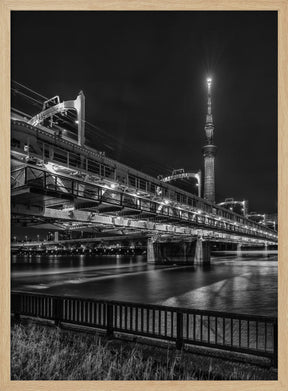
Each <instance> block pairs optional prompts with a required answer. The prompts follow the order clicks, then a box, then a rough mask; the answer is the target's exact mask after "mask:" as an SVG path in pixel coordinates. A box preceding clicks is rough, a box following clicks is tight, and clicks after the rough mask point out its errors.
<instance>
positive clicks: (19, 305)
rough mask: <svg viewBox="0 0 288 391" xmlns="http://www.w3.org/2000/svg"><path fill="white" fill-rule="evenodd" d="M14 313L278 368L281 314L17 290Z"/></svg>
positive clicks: (14, 296) (13, 296)
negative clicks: (250, 358) (263, 360)
mask: <svg viewBox="0 0 288 391" xmlns="http://www.w3.org/2000/svg"><path fill="white" fill-rule="evenodd" d="M11 313H13V314H14V316H15V317H16V318H18V317H20V316H21V315H24V316H29V317H37V318H42V319H49V320H52V321H54V322H55V324H56V325H60V324H61V322H63V323H68V324H76V325H80V326H89V327H92V328H99V329H104V330H106V333H107V335H108V336H110V337H111V336H113V333H114V332H119V333H126V334H133V335H138V336H144V337H149V338H153V339H161V340H166V341H173V342H175V343H176V348H177V349H181V348H182V347H183V346H184V345H185V344H188V345H199V346H206V347H209V348H216V349H222V350H227V351H231V352H240V353H247V354H252V355H257V356H262V357H268V358H270V359H271V361H272V365H273V366H277V356H278V349H277V346H278V345H277V344H278V333H277V330H278V329H277V327H278V325H277V318H273V317H265V316H253V315H239V314H234V313H226V312H216V311H203V310H194V309H188V308H177V307H167V306H159V305H151V304H140V303H128V302H120V301H119V302H118V301H106V300H94V299H84V298H76V297H60V296H49V295H41V294H36V293H22V292H12V293H11Z"/></svg>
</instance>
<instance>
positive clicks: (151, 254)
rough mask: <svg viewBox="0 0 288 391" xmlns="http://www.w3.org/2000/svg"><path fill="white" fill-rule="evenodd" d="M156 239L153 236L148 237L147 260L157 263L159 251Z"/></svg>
mask: <svg viewBox="0 0 288 391" xmlns="http://www.w3.org/2000/svg"><path fill="white" fill-rule="evenodd" d="M155 245H157V244H156V243H155V241H154V240H153V239H152V238H148V241H147V262H148V263H156V262H157V254H156V253H157V251H155V250H156V249H155Z"/></svg>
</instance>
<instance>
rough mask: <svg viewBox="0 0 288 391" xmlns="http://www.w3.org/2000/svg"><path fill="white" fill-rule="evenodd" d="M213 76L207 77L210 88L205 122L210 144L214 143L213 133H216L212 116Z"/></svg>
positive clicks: (208, 87)
mask: <svg viewBox="0 0 288 391" xmlns="http://www.w3.org/2000/svg"><path fill="white" fill-rule="evenodd" d="M211 85H212V79H211V77H208V78H207V89H208V102H207V114H206V123H205V133H206V139H207V142H208V144H213V133H214V124H213V117H212V99H211Z"/></svg>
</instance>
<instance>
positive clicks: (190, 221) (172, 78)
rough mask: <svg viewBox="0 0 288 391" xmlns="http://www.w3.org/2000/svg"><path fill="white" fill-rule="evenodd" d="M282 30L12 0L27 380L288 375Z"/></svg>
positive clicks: (270, 24)
mask: <svg viewBox="0 0 288 391" xmlns="http://www.w3.org/2000/svg"><path fill="white" fill-rule="evenodd" d="M277 36H278V13H277V11H272V10H271V11H264V10H259V11H204V10H203V11H92V10H91V11H56V10H54V11H47V10H46V11H39V10H38V11H36V10H34V11H24V10H22V11H17V10H16V11H11V125H10V135H11V154H10V163H11V244H10V247H11V265H10V275H11V282H10V286H11V292H10V293H11V300H10V301H11V346H10V357H11V362H10V367H11V371H10V376H11V380H106V381H109V380H159V381H160V380H195V381H199V380H207V381H208V380H267V381H271V380H277V379H278V199H277V185H278V183H277V182H278V180H277V176H278V165H277V159H278V152H277V143H278V136H277V134H278V117H277V115H278V114H277V113H278V100H277V95H278V82H277V78H278V54H277V53H278V39H277ZM173 384H174V383H173ZM60 387H61V386H59V389H60Z"/></svg>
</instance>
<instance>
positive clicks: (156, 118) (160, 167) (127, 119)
mask: <svg viewBox="0 0 288 391" xmlns="http://www.w3.org/2000/svg"><path fill="white" fill-rule="evenodd" d="M11 30H12V79H13V80H16V81H17V82H19V83H22V84H24V85H26V86H28V87H29V88H31V89H33V90H35V91H37V92H39V93H41V94H43V95H44V96H47V97H52V96H55V95H59V96H60V98H61V99H64V100H67V99H75V98H76V96H77V93H78V92H79V91H80V90H83V91H84V94H85V96H86V120H87V121H89V122H90V123H92V124H94V125H96V126H97V127H99V129H98V130H97V129H95V128H92V126H88V125H87V133H86V138H87V140H88V141H87V144H88V145H89V144H90V145H93V146H94V147H95V148H97V149H98V150H105V151H106V155H107V156H110V157H113V158H116V159H117V160H119V161H121V162H123V163H126V164H128V165H131V166H133V167H135V168H138V169H141V170H143V171H145V172H147V173H149V174H152V175H153V176H157V174H165V175H166V174H169V172H171V170H172V169H173V168H174V169H176V168H185V169H186V170H191V171H197V170H198V169H199V168H203V157H202V151H201V148H202V146H203V145H204V144H205V136H204V135H205V133H204V125H205V113H206V104H207V96H206V94H207V90H206V77H207V76H208V75H211V76H212V78H213V85H212V113H213V118H214V125H215V137H214V143H215V145H217V147H218V153H217V157H216V201H217V202H220V201H223V200H224V199H225V198H226V197H234V199H248V201H249V210H250V211H258V212H265V213H273V212H276V211H277V13H276V12H254V11H247V12H242V11H235V12H227V11H226V12H223V11H218V12H208V11H207V12H196V11H194V12H187V11H185V12H99V11H98V12H97V11H95V12H93V11H90V12H76V11H75V12H38V11H37V12H36V11H34V12H22V11H21V12H20V11H18V12H12V26H11ZM12 104H13V97H12ZM37 111H39V110H38V109H37V108H36V107H35V106H31V113H30V114H35V113H36V112H37ZM116 140H117V141H116Z"/></svg>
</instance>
